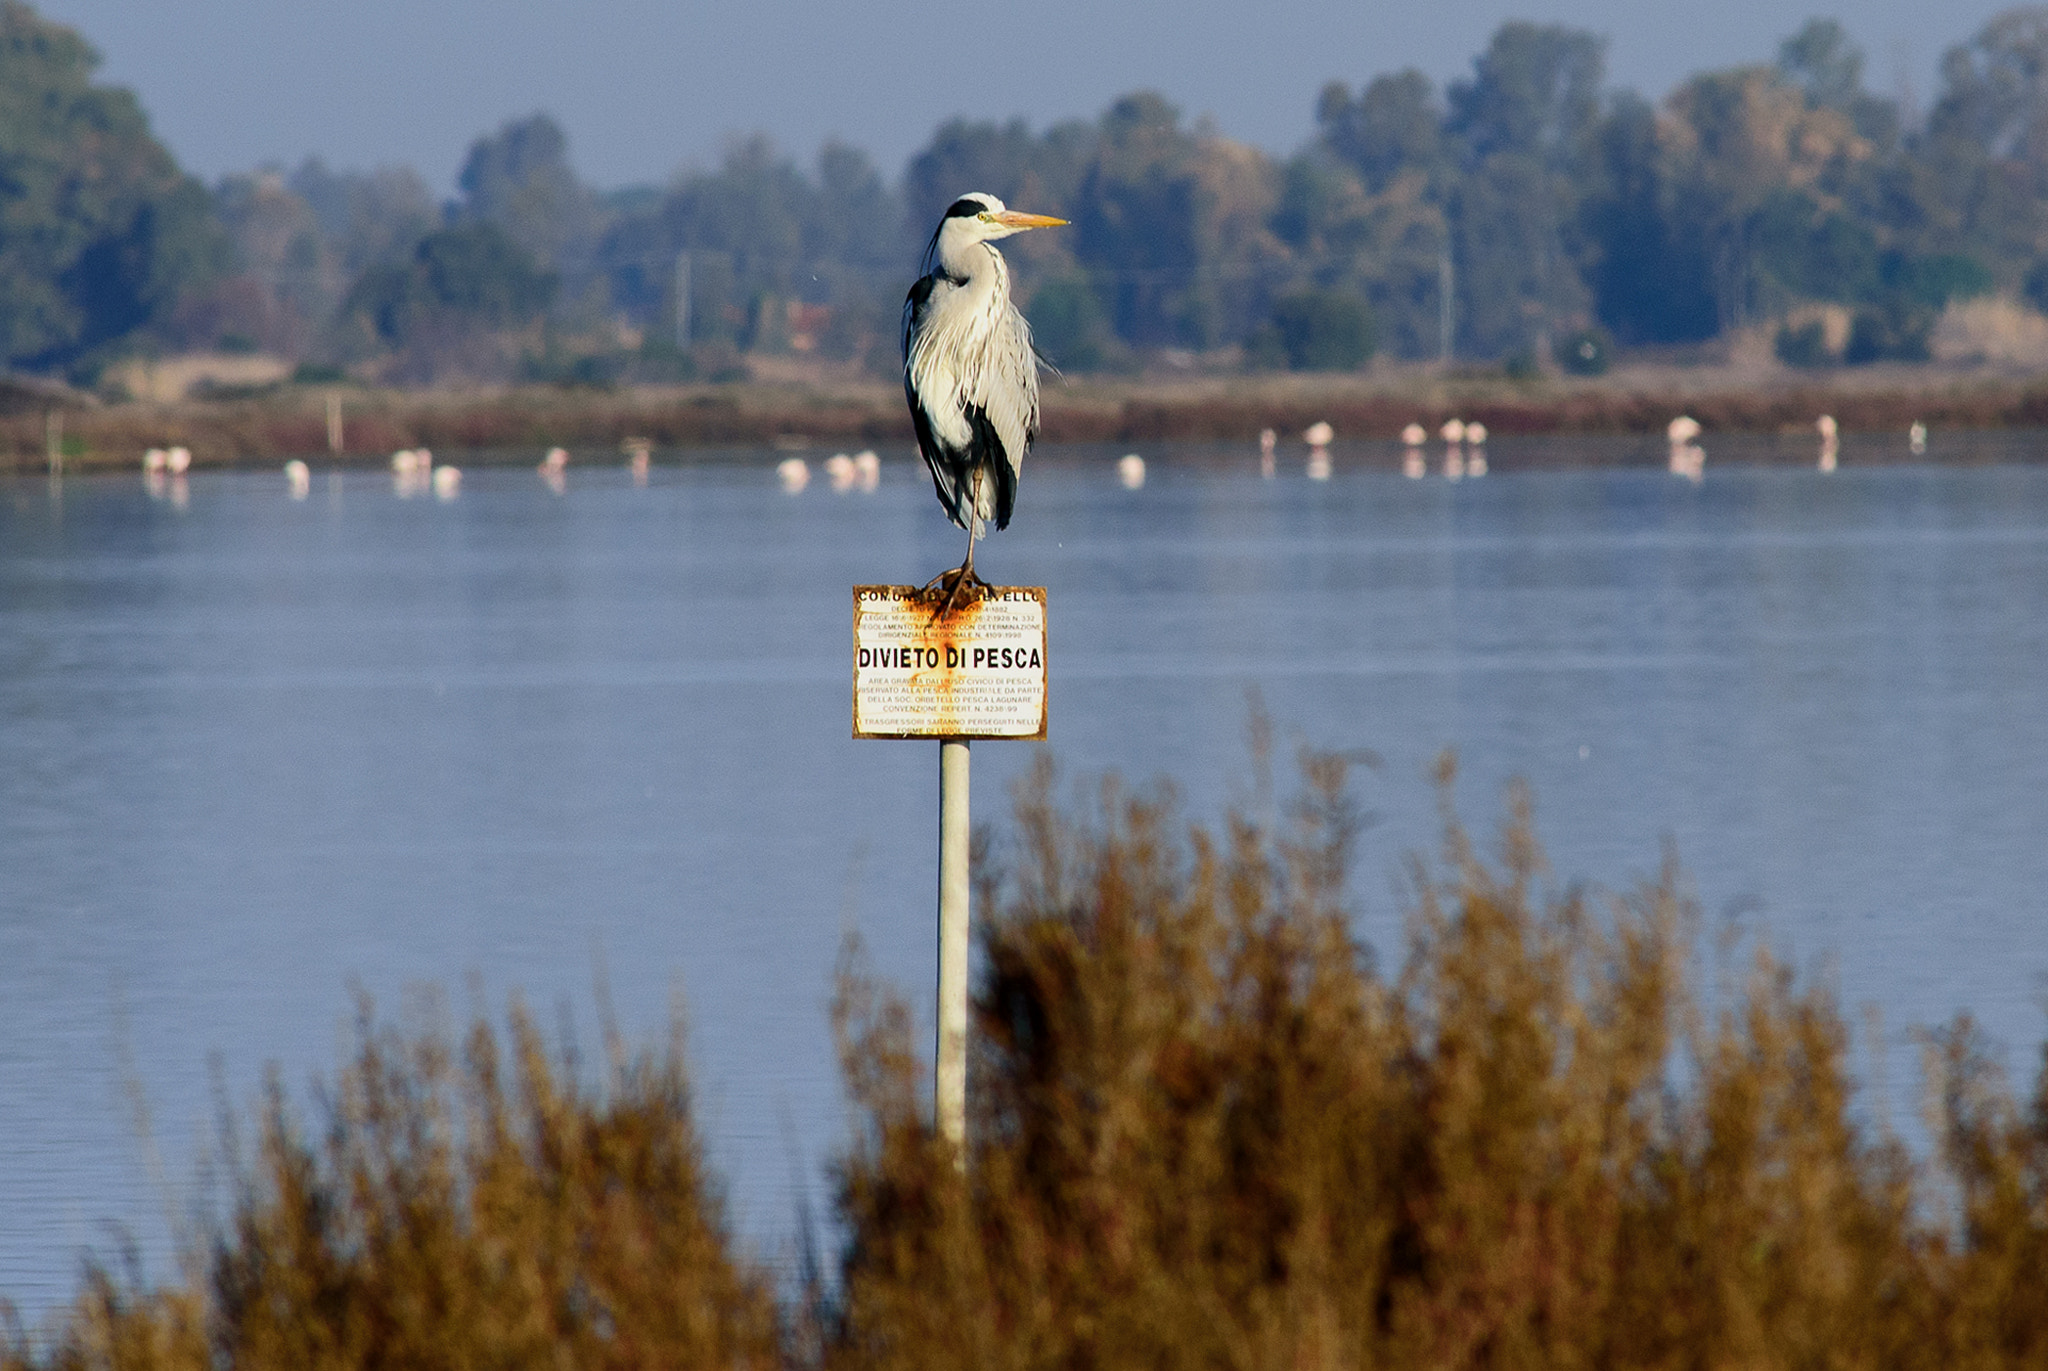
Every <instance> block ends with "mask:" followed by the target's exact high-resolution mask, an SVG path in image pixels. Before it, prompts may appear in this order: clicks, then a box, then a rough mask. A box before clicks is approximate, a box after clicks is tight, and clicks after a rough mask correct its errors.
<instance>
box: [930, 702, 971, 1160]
mask: <svg viewBox="0 0 2048 1371" xmlns="http://www.w3.org/2000/svg"><path fill="white" fill-rule="evenodd" d="M967 758H968V753H967V740H966V739H965V738H941V739H940V740H939V1010H938V1044H937V1050H936V1052H935V1057H936V1063H935V1067H934V1072H933V1074H934V1076H935V1082H934V1084H935V1086H936V1089H935V1096H936V1098H935V1101H934V1112H935V1114H936V1117H937V1122H938V1127H939V1136H941V1137H943V1138H945V1139H946V1140H947V1141H948V1142H950V1143H952V1144H953V1146H954V1148H955V1149H956V1155H958V1156H960V1157H961V1158H962V1159H963V1160H964V1159H965V1155H966V1154H965V1151H964V1146H965V1143H966V1140H967V929H968V920H967V893H968V883H967V838H968V813H967Z"/></svg>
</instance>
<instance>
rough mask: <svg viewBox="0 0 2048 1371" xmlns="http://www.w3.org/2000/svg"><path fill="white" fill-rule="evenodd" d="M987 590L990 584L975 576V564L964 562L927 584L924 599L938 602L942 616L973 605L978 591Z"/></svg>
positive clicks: (933, 578)
mask: <svg viewBox="0 0 2048 1371" xmlns="http://www.w3.org/2000/svg"><path fill="white" fill-rule="evenodd" d="M986 589H988V582H986V581H984V580H982V579H981V577H979V576H977V575H975V574H974V563H972V562H964V563H962V564H961V565H959V566H956V567H954V568H953V569H952V570H951V571H947V572H941V573H940V574H939V575H937V576H934V577H932V579H931V580H929V581H927V582H925V587H924V598H925V599H926V600H929V601H936V602H937V603H938V606H939V612H940V613H941V614H951V613H952V612H953V611H954V610H956V609H958V608H960V607H961V606H962V605H965V604H970V603H972V602H973V600H974V598H975V592H976V591H979V590H986Z"/></svg>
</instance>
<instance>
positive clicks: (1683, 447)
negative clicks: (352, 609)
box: [142, 414, 1928, 508]
mask: <svg viewBox="0 0 2048 1371" xmlns="http://www.w3.org/2000/svg"><path fill="white" fill-rule="evenodd" d="M1813 431H1814V433H1815V434H1816V435H1817V436H1818V438H1819V441H1820V447H1819V455H1818V459H1817V462H1816V466H1817V467H1818V469H1819V470H1821V471H1823V472H1832V471H1835V470H1836V469H1837V468H1838V467H1839V466H1840V464H1841V451H1842V430H1841V425H1840V424H1839V423H1838V422H1837V421H1836V419H1835V417H1834V416H1833V415H1832V414H1823V415H1820V416H1819V417H1818V418H1816V419H1815V420H1814V424H1813ZM1703 432H1704V429H1703V427H1702V426H1701V424H1700V421H1699V420H1697V419H1695V418H1693V417H1692V416H1691V415H1689V414H1681V415H1679V416H1678V417H1676V418H1675V419H1673V420H1672V421H1671V422H1670V423H1669V424H1667V425H1665V429H1664V436H1665V440H1666V442H1667V444H1668V445H1669V458H1668V467H1669V469H1670V471H1671V474H1672V475H1674V476H1678V477H1681V478H1683V479H1684V480H1687V481H1690V482H1692V483H1694V484H1698V483H1699V482H1701V481H1703V480H1704V479H1705V476H1706V462H1707V454H1706V450H1705V449H1704V448H1703V447H1702V446H1701V445H1700V442H1699V439H1700V436H1701V434H1702V433H1703ZM1397 436H1398V438H1399V441H1400V444H1401V474H1402V475H1404V476H1406V477H1408V478H1409V479H1410V480H1416V481H1419V480H1422V479H1424V478H1426V477H1427V476H1428V475H1429V472H1430V462H1429V456H1428V447H1429V442H1430V437H1431V434H1430V431H1429V429H1428V428H1427V427H1425V426H1424V425H1423V424H1422V423H1421V422H1420V421H1414V422H1411V423H1409V424H1407V425H1406V426H1404V427H1403V428H1402V429H1401V431H1400V433H1399V434H1398V435H1397ZM1435 436H1436V437H1437V438H1438V439H1440V440H1441V441H1442V443H1443V453H1442V461H1441V463H1440V464H1439V466H1438V471H1439V472H1440V473H1441V475H1442V476H1443V478H1444V479H1445V480H1449V481H1459V480H1464V479H1466V478H1467V477H1476V476H1484V475H1486V474H1487V470H1488V466H1487V459H1486V439H1487V429H1486V425H1485V424H1483V423H1481V422H1479V421H1478V420H1476V419H1461V418H1458V417H1456V416H1453V417H1451V418H1449V419H1446V420H1444V421H1443V423H1442V424H1441V425H1439V426H1438V428H1437V430H1436V434H1435ZM1336 437H1337V431H1336V429H1335V428H1334V427H1332V426H1331V424H1330V423H1329V422H1328V421H1327V420H1323V421H1318V422H1316V423H1313V424H1310V425H1309V426H1308V427H1307V428H1306V429H1303V430H1302V432H1301V435H1300V438H1301V442H1302V443H1303V444H1304V445H1305V446H1306V447H1307V449H1308V452H1307V459H1306V461H1305V463H1304V466H1303V471H1304V474H1305V475H1306V476H1307V477H1308V479H1309V480H1311V481H1327V480H1329V479H1330V477H1331V474H1332V472H1333V470H1334V467H1333V463H1332V460H1331V455H1330V448H1331V445H1332V444H1333V443H1334V442H1335V441H1336ZM1927 441H1928V430H1927V425H1926V424H1925V423H1922V422H1921V421H1920V420H1917V419H1916V420H1914V421H1913V423H1912V425H1911V426H1910V427H1908V429H1907V430H1906V447H1907V450H1908V451H1909V452H1910V453H1911V454H1912V455H1913V456H1915V457H1921V456H1925V455H1926V452H1927ZM1279 446H1280V442H1279V435H1278V434H1277V432H1276V431H1275V430H1273V429H1270V428H1268V429H1263V430H1261V431H1260V433H1259V441H1258V450H1259V474H1260V475H1261V476H1262V477H1266V478H1272V477H1274V476H1275V475H1277V474H1278V469H1279V458H1278V454H1279ZM653 448H654V445H653V443H652V442H651V441H650V440H648V439H645V438H627V439H625V440H623V441H622V442H621V443H620V444H619V450H620V451H621V452H622V453H624V454H625V456H626V459H627V461H626V466H627V470H628V471H629V472H630V473H631V475H632V480H633V484H634V485H635V486H645V485H647V483H648V479H649V473H650V472H651V470H652V467H653ZM820 466H821V467H822V468H823V471H824V475H825V481H826V484H827V485H829V486H830V488H831V489H832V490H833V491H834V492H836V493H839V494H847V493H855V492H863V493H864V492H869V491H873V490H875V489H877V488H878V487H879V486H880V485H881V482H882V460H881V458H880V457H879V456H878V455H877V454H876V453H875V452H874V451H872V450H868V451H863V452H858V453H853V454H851V455H849V454H847V453H844V452H837V453H834V454H833V455H832V456H830V457H827V458H826V459H825V460H824V461H823V462H822V463H820ZM390 467H391V483H392V491H393V493H394V494H396V495H397V496H398V498H399V499H401V500H409V499H412V498H414V497H415V496H422V495H432V496H433V497H434V498H435V499H436V500H439V501H441V502H443V503H447V502H450V501H453V500H454V499H456V498H457V497H458V496H459V495H460V494H461V493H462V468H460V467H457V466H454V465H451V464H449V463H445V462H444V463H436V462H435V460H434V454H433V453H432V452H430V451H429V450H428V449H426V448H423V447H420V448H401V449H399V450H398V451H397V452H394V453H392V454H391V462H390ZM191 469H192V453H191V450H190V449H188V448H184V447H153V448H150V449H149V450H148V451H147V452H145V453H143V455H142V474H143V480H144V483H145V484H146V485H147V487H148V489H149V492H150V494H151V495H152V496H154V497H157V498H162V499H167V500H169V501H170V503H172V504H173V505H175V506H177V507H179V508H183V507H184V506H185V504H186V503H187V501H188V499H189V498H190V496H189V490H188V486H187V482H186V474H187V473H188V472H189V471H190V470H191ZM1115 469H1116V480H1117V483H1118V484H1119V485H1121V486H1122V487H1123V488H1124V489H1126V490H1133V491H1135V490H1142V489H1143V488H1144V486H1145V481H1146V475H1147V467H1146V462H1145V458H1144V457H1143V456H1142V455H1140V454H1139V453H1135V452H1127V453H1125V454H1124V455H1123V456H1121V457H1119V458H1117V459H1116V462H1115ZM774 470H775V479H776V482H777V484H779V485H780V486H781V488H782V489H783V491H784V492H786V493H787V494H790V495H800V494H802V493H803V492H804V491H805V490H806V489H808V488H809V486H810V484H811V467H810V463H808V462H806V461H805V460H804V459H803V458H802V457H796V456H791V457H785V458H783V459H782V460H781V461H780V462H778V463H777V464H776V466H775V469H774ZM535 471H536V473H537V474H538V475H539V476H540V478H541V480H542V482H543V483H544V484H546V486H547V487H548V489H549V490H551V491H553V492H554V493H555V494H557V495H562V494H566V493H567V491H568V485H569V483H568V472H569V450H568V449H567V448H562V447H551V448H549V449H548V450H547V451H546V453H545V454H544V455H543V456H542V457H541V460H540V462H539V463H538V465H537V466H536V467H535ZM284 478H285V489H286V492H287V493H288V494H289V495H290V497H291V498H292V499H294V500H304V499H306V498H307V497H308V496H310V495H311V494H312V490H313V469H312V467H311V466H310V465H308V464H307V463H306V462H305V461H304V460H303V459H301V458H297V457H294V458H292V459H291V460H290V461H288V462H286V463H285V464H284ZM328 479H329V481H330V483H338V482H339V480H340V474H339V472H338V471H332V470H331V471H330V474H329V477H328Z"/></svg>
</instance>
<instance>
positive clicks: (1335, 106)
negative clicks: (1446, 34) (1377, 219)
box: [1316, 67, 1445, 192]
mask: <svg viewBox="0 0 2048 1371" xmlns="http://www.w3.org/2000/svg"><path fill="white" fill-rule="evenodd" d="M1316 124H1317V129H1318V137H1319V138H1320V139H1321V141H1322V143H1323V144H1324V146H1326V147H1328V148H1329V149H1330V151H1331V152H1333V153H1335V154H1336V155H1337V156H1338V157H1340V158H1342V159H1343V160H1344V161H1346V162H1348V163H1350V164H1351V165H1352V166H1354V167H1356V168H1357V169H1358V172H1359V174H1360V175H1361V176H1363V177H1364V178H1365V184H1366V188H1367V189H1368V190H1370V191H1373V192H1379V191H1384V190H1385V189H1386V188H1387V187H1388V186H1389V185H1390V184H1392V182H1393V181H1394V179H1395V178H1396V177H1399V176H1403V175H1409V174H1412V173H1414V172H1418V171H1419V172H1423V173H1425V174H1433V173H1435V172H1437V171H1439V170H1440V168H1441V164H1442V162H1443V158H1444V143H1445V139H1444V130H1443V111H1442V109H1440V108H1439V107H1438V104H1437V98H1436V90H1435V87H1433V86H1431V85H1430V82H1429V78H1428V77H1427V76H1424V75H1423V74H1422V73H1421V72H1419V71H1417V70H1415V69H1414V68H1413V67H1409V68H1408V69H1406V70H1405V71H1400V72H1396V73H1395V74H1393V75H1391V76H1375V77H1374V78H1373V79H1372V80H1371V81H1370V82H1368V83H1367V84H1366V87H1365V89H1364V90H1363V91H1361V92H1359V95H1358V97H1357V98H1356V99H1353V98H1352V97H1351V94H1350V92H1349V91H1347V90H1346V89H1345V87H1344V85H1343V83H1342V82H1332V83H1331V84H1329V85H1327V86H1325V87H1324V88H1323V93H1322V96H1321V97H1320V98H1319V99H1318V100H1317V102H1316Z"/></svg>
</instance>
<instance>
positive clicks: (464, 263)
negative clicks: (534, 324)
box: [343, 224, 555, 344]
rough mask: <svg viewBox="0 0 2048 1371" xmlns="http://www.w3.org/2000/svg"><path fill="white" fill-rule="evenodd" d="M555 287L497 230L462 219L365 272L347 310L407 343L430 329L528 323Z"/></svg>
mask: <svg viewBox="0 0 2048 1371" xmlns="http://www.w3.org/2000/svg"><path fill="white" fill-rule="evenodd" d="M554 292H555V278H554V276H553V275H552V274H551V273H549V272H547V271H545V270H543V269H542V268H541V267H540V265H539V264H538V263H536V262H535V261H534V260H533V257H532V254H530V253H528V252H527V251H526V250H525V249H523V248H521V247H520V246H519V245H518V244H517V243H515V242H513V241H512V239H511V238H510V237H508V236H507V235H506V234H505V233H504V232H503V231H502V230H500V229H499V228H498V227H496V226H495V225H492V224H461V225H457V226H456V227H454V228H447V229H442V230H440V231H439V232H436V233H430V234H428V235H427V236H426V237H425V238H423V239H421V240H420V243H419V246H418V247H417V248H415V249H414V251H413V255H412V260H411V261H410V262H407V263H402V264H401V263H385V264H383V265H380V266H375V267H372V268H371V269H370V270H369V271H367V272H365V273H364V274H363V276H362V278H361V279H360V280H358V281H357V282H356V284H355V287H354V288H353V289H352V290H351V291H350V292H349V298H348V300H347V302H346V303H345V305H344V306H343V309H344V312H345V313H348V314H351V315H355V316H358V317H360V318H362V319H364V320H365V321H367V323H368V324H369V325H370V327H371V328H372V329H373V330H374V332H375V333H376V335H377V336H378V337H379V338H381V339H383V340H384V341H385V342H387V343H393V344H404V343H407V342H409V341H411V340H412V339H414V338H415V337H417V336H419V335H420V334H422V333H424V332H427V331H430V330H436V329H449V328H454V329H462V330H478V329H481V330H492V329H505V328H515V327H518V326H520V325H523V324H527V323H530V322H531V321H532V320H534V319H535V318H537V317H538V316H539V315H540V313H541V312H542V311H543V310H545V309H546V308H547V306H548V303H549V301H550V300H551V299H552V298H553V296H554Z"/></svg>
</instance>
